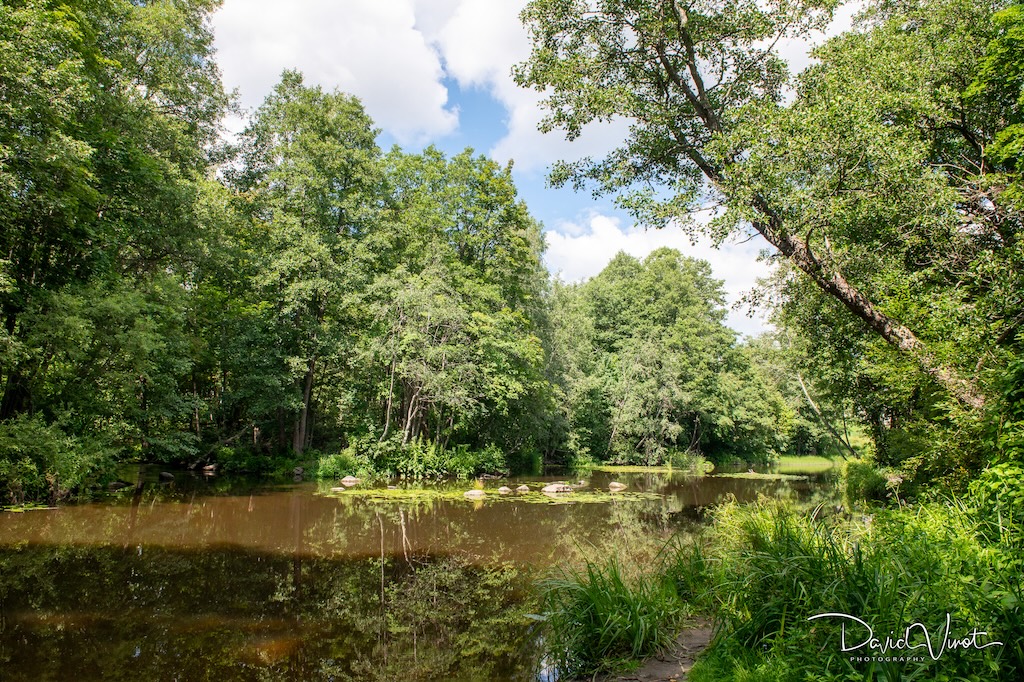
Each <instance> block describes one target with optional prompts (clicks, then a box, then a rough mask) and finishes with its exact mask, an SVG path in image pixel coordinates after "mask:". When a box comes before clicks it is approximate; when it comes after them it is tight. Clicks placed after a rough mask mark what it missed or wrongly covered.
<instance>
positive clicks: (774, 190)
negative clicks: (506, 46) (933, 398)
mask: <svg viewBox="0 0 1024 682" xmlns="http://www.w3.org/2000/svg"><path fill="white" fill-rule="evenodd" d="M833 6H834V3H832V2H828V1H825V2H817V1H815V0H811V1H808V2H797V3H789V2H786V3H782V2H778V3H777V2H769V3H754V2H735V1H733V0H726V1H723V2H698V3H689V2H681V1H679V0H616V1H613V2H602V3H599V5H598V6H596V7H594V6H592V4H591V3H586V2H583V1H582V0H535V1H534V2H531V3H530V4H529V5H528V6H527V8H526V10H525V11H524V12H523V20H524V22H525V23H526V25H527V26H528V28H529V30H530V31H531V35H532V37H533V52H532V54H531V57H530V59H529V61H527V62H526V63H524V64H522V65H520V66H519V67H518V68H517V70H516V77H517V80H518V82H519V83H520V84H522V85H524V86H531V87H534V88H537V89H539V90H546V91H547V92H548V95H547V99H546V106H547V108H548V110H549V112H550V113H549V116H548V117H547V118H546V119H545V121H544V122H543V124H542V127H543V128H544V129H545V130H552V129H555V128H562V129H564V130H565V131H566V133H567V135H568V136H569V137H575V136H576V135H578V134H580V132H581V131H582V128H583V126H585V125H586V124H588V123H590V122H592V121H601V120H609V119H612V118H617V117H623V118H626V119H628V120H630V121H631V122H632V127H631V129H630V133H629V136H628V138H627V139H626V140H625V141H624V143H623V144H622V146H621V147H619V148H618V149H617V150H615V151H613V152H611V153H610V154H609V155H608V156H607V157H606V158H604V159H601V160H593V159H584V160H582V161H580V162H577V163H573V164H561V165H559V166H557V167H556V169H555V171H554V173H553V179H554V180H555V181H556V182H558V183H564V182H568V181H572V182H574V183H575V184H577V185H578V186H582V185H584V184H587V183H592V184H593V185H594V186H595V187H596V191H598V192H621V193H622V197H621V201H622V203H623V204H624V205H625V206H627V207H629V208H630V209H632V210H633V211H634V212H635V213H636V214H637V216H638V217H639V218H640V219H641V220H643V221H645V222H646V223H648V224H653V225H657V226H664V225H666V224H669V223H676V222H680V223H681V222H685V220H686V218H685V216H686V215H687V213H688V212H689V211H690V210H691V209H692V208H694V207H695V206H696V205H699V204H703V203H705V202H707V201H708V199H709V198H710V199H714V200H717V201H720V202H722V203H723V204H724V205H725V207H726V208H727V210H726V211H725V212H724V214H723V215H722V216H721V217H720V218H718V219H717V220H715V221H713V222H712V223H711V225H710V226H709V227H708V228H707V231H708V232H710V234H712V235H713V236H714V237H716V238H719V239H721V238H723V237H724V236H725V235H726V234H728V233H730V232H733V231H736V230H740V231H743V230H745V229H747V228H748V227H752V228H753V229H754V230H756V231H757V232H758V233H760V234H761V235H762V236H763V237H764V238H765V239H766V240H767V241H768V242H769V243H770V244H771V245H772V246H773V247H774V248H775V249H777V251H778V253H779V254H780V255H781V256H782V257H784V258H785V259H787V261H788V262H790V263H792V264H793V266H794V267H795V268H796V269H797V271H799V272H800V273H801V276H802V277H806V278H808V279H809V281H811V282H812V283H813V284H814V286H816V287H817V288H818V289H819V290H820V291H822V292H823V293H824V294H825V295H827V296H828V297H830V298H832V299H834V300H836V301H838V302H839V303H840V304H841V305H842V306H843V307H844V308H845V309H846V310H847V311H849V313H852V314H853V315H854V316H855V317H856V318H858V319H859V320H860V322H861V324H863V325H865V327H866V328H867V329H869V330H870V331H871V333H873V334H875V335H877V336H879V337H880V338H882V339H884V341H885V342H886V343H888V344H889V345H891V346H892V347H893V348H894V349H896V350H897V352H899V353H900V354H903V355H905V356H907V357H909V358H911V359H912V361H913V362H914V363H916V364H917V365H918V366H920V367H921V368H922V369H923V370H924V372H925V373H927V374H928V375H929V376H930V377H931V378H932V380H934V381H935V382H937V383H938V384H939V385H941V386H942V387H944V389H945V390H946V391H948V392H949V393H950V394H951V395H953V396H954V397H955V398H956V399H957V400H959V401H961V402H962V403H964V404H965V405H968V406H970V407H971V408H979V407H981V406H982V405H983V403H984V397H983V392H982V390H981V388H980V387H979V386H978V384H977V382H976V380H975V378H974V377H973V376H972V375H973V365H969V364H968V363H963V364H961V362H960V360H961V358H958V357H955V358H954V357H950V356H949V354H948V353H946V352H945V350H944V349H942V348H938V349H937V348H935V347H934V346H933V344H932V343H931V339H929V338H927V337H924V338H922V336H921V334H920V333H919V332H918V331H915V330H913V326H912V325H910V324H909V323H912V322H914V321H916V320H915V319H914V317H913V316H912V315H909V314H908V313H907V311H906V310H904V309H903V308H900V307H898V306H893V305H891V300H892V299H891V297H890V296H888V295H887V294H888V292H886V291H884V290H882V291H880V290H879V288H878V287H877V286H875V285H874V282H872V281H869V280H868V278H867V277H865V273H872V272H875V271H877V270H875V269H872V268H877V264H871V265H869V264H868V263H865V262H864V261H855V260H853V259H850V258H846V257H845V256H846V255H847V254H846V249H847V247H848V246H851V245H854V244H859V245H860V248H861V249H862V251H863V252H864V253H865V254H870V255H873V256H875V257H876V258H883V257H884V256H885V255H886V250H885V249H882V250H881V251H880V250H879V248H878V246H879V243H884V244H891V243H892V240H893V239H909V238H910V237H911V235H913V234H916V235H933V234H938V233H943V234H950V233H955V232H960V233H966V232H973V231H974V230H973V227H972V226H973V225H974V223H973V222H972V220H971V219H968V220H966V221H965V220H962V219H960V220H958V219H957V218H958V217H960V218H962V217H963V214H962V213H960V212H959V207H960V206H966V205H969V204H972V203H973V205H981V206H987V205H988V204H987V203H986V201H985V200H984V199H985V198H983V199H981V200H979V199H975V200H974V201H973V202H972V201H971V198H972V195H971V190H972V188H975V189H976V188H977V183H976V182H975V181H974V179H973V178H972V177H970V176H971V174H972V173H973V171H970V170H968V171H967V172H966V173H961V172H960V171H959V170H958V169H959V168H960V166H961V164H959V163H953V160H954V159H958V160H959V159H960V158H961V157H959V156H957V155H958V154H961V153H962V154H963V155H964V156H963V158H964V159H965V163H966V167H967V168H968V169H971V168H975V167H980V166H979V165H978V164H979V162H980V156H979V154H980V145H981V144H983V143H984V141H986V140H988V139H991V136H992V135H993V134H994V132H995V131H994V130H992V129H991V128H990V127H989V126H988V123H989V117H986V114H985V112H984V111H978V110H974V109H969V108H965V107H964V106H963V96H962V95H963V93H964V90H965V89H966V87H967V86H968V85H969V84H970V83H971V81H972V80H973V77H974V74H975V73H976V71H977V68H978V59H979V57H980V54H981V51H982V50H983V49H984V45H985V44H987V42H988V36H989V35H990V33H991V25H990V24H989V23H988V22H987V21H986V19H987V17H988V15H989V14H990V13H991V10H992V9H993V7H994V6H995V5H989V4H984V3H983V4H982V5H979V4H977V3H966V2H962V1H960V0H948V1H946V0H943V1H941V2H939V1H936V2H929V3H920V4H918V3H912V2H911V3H882V4H880V5H879V6H878V8H877V10H875V11H873V13H872V14H871V15H870V16H871V17H872V18H871V21H872V22H874V24H873V25H875V26H876V28H874V29H871V30H864V31H860V32H854V33H851V34H849V35H847V36H844V37H841V38H839V39H837V40H835V41H833V42H832V43H831V46H830V47H826V48H825V49H823V50H822V51H820V52H819V53H818V57H819V58H821V59H822V60H823V61H824V62H826V65H824V66H822V67H820V68H814V69H811V70H809V71H808V72H807V73H806V74H804V76H803V77H802V80H801V89H800V91H799V95H798V98H797V100H796V102H794V103H792V104H790V103H787V102H786V101H785V100H784V98H783V87H784V86H785V85H786V84H787V82H788V80H787V75H786V68H785V64H784V62H783V61H782V60H781V58H780V57H779V56H778V54H777V53H776V52H775V49H774V47H775V45H776V44H777V43H778V41H779V40H781V39H783V38H785V37H790V36H793V35H801V34H804V33H805V32H806V31H808V30H810V29H812V28H815V27H820V26H821V25H822V23H823V22H824V21H826V20H827V19H828V18H829V17H830V14H831V9H832V7H833ZM908 64H909V68H908V67H907V65H908ZM844 88H845V89H844ZM922 121H923V122H924V123H923V125H918V124H919V123H921V122H922ZM987 200H988V201H991V198H990V197H988V198H987ZM908 220H909V221H910V223H911V224H910V225H907V221H908ZM939 225H941V228H942V229H941V230H937V229H936V228H937V227H938V226H939ZM980 228H981V229H982V231H984V232H986V233H989V231H990V230H992V231H996V232H998V228H999V225H997V224H996V223H993V222H990V221H986V220H982V221H981V223H980ZM690 229H691V230H699V229H704V228H701V227H700V226H699V225H697V224H694V223H691V224H690ZM880 230H881V231H883V232H885V233H887V234H886V235H885V236H884V237H883V236H882V234H880V233H879V231H880ZM844 233H845V234H846V235H848V237H849V238H848V240H846V241H842V242H841V243H837V242H839V241H840V235H841V234H844ZM876 235H877V236H878V237H879V239H878V241H873V237H875V236H876ZM961 241H962V240H961ZM900 251H901V252H902V253H901V255H903V254H906V255H907V256H910V255H911V254H910V253H909V250H906V249H902V248H901V249H900ZM978 358H979V354H975V355H974V358H973V360H974V361H975V362H976V361H977V360H978Z"/></svg>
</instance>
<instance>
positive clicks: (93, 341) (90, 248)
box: [0, 0, 227, 458]
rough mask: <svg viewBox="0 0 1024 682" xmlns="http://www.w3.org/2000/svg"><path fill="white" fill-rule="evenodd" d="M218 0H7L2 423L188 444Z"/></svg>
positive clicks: (212, 134) (1, 23) (0, 26)
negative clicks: (195, 284) (191, 327)
mask: <svg viewBox="0 0 1024 682" xmlns="http://www.w3.org/2000/svg"><path fill="white" fill-rule="evenodd" d="M216 7H217V3H216V2H213V1H210V0H185V1H181V2H171V1H168V0H164V1H155V2H145V3H142V2H129V1H127V0H71V1H66V2H49V1H35V0H28V1H24V2H22V1H16V2H11V3H4V5H3V7H0V51H2V53H3V55H4V56H3V58H2V59H0V91H2V92H3V95H2V97H0V160H2V164H0V253H2V254H3V263H2V266H0V268H2V272H3V275H2V280H3V286H0V316H2V318H3V328H4V331H3V334H2V339H3V341H2V342H3V344H4V346H5V350H7V351H9V352H5V353H4V354H3V355H2V357H0V391H2V398H0V420H3V421H4V425H0V428H4V429H6V428H7V427H8V426H10V428H11V429H12V431H11V433H16V432H20V433H24V432H25V431H24V429H21V430H20V431H19V427H18V426H17V423H15V422H18V423H22V424H24V423H27V422H25V420H24V417H25V415H29V414H32V415H34V417H33V419H35V420H36V421H35V422H33V423H39V420H41V422H42V423H45V424H47V425H48V426H47V428H48V429H49V432H51V433H54V429H58V430H60V429H63V430H65V431H66V432H67V434H68V437H69V438H71V439H74V438H78V437H81V438H85V439H96V440H98V441H101V442H105V443H108V444H115V445H118V446H120V447H123V448H125V449H126V451H128V452H134V453H137V452H140V451H150V450H153V451H154V452H157V453H164V454H168V453H171V452H174V451H179V450H180V449H181V448H183V447H184V448H186V449H187V448H188V447H190V446H189V444H188V443H187V439H186V440H182V439H181V438H179V437H178V434H177V431H178V427H179V425H180V423H181V420H182V418H183V417H184V415H187V413H188V409H187V406H186V405H184V404H183V402H182V401H181V399H180V395H179V393H178V377H179V375H180V373H181V372H182V371H183V369H184V368H185V367H186V366H187V365H188V363H189V348H188V345H189V344H188V342H187V339H186V338H185V337H184V334H183V326H182V321H183V320H182V310H183V307H184V301H185V299H186V294H185V291H184V287H183V285H184V284H185V283H186V280H187V278H188V274H187V273H188V272H189V271H190V269H191V267H192V265H191V263H192V261H193V260H194V258H195V257H196V255H197V254H198V250H197V249H196V246H197V242H201V241H202V234H203V226H202V225H201V224H200V222H199V218H198V213H197V200H198V197H199V194H200V188H201V187H202V185H203V184H204V183H205V182H206V179H205V174H206V172H207V170H208V165H209V164H208V162H209V153H210V152H211V151H212V149H213V147H214V145H215V143H216V133H217V128H218V126H219V121H220V119H221V116H222V113H223V111H224V108H225V106H226V105H227V98H226V97H225V95H224V93H223V92H222V88H221V83H220V78H219V73H218V70H217V67H216V64H215V62H214V61H213V59H212V43H213V37H212V34H211V32H210V30H209V26H208V25H207V23H206V18H207V16H208V15H209V13H210V12H211V11H212V10H213V9H215V8H216ZM69 451H72V452H73V451H75V448H74V447H72V448H70V449H69ZM92 451H96V449H95V448H91V447H82V448H80V449H79V452H80V453H81V456H82V457H83V458H88V457H90V456H91V455H90V454H89V452H92Z"/></svg>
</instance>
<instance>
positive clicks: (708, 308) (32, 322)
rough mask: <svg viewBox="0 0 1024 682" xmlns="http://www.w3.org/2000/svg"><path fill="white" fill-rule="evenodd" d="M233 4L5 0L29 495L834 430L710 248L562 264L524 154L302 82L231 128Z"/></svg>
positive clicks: (821, 438)
mask: <svg viewBox="0 0 1024 682" xmlns="http://www.w3.org/2000/svg"><path fill="white" fill-rule="evenodd" d="M215 7H216V3H212V2H187V3H181V2H174V3H171V2H155V3H130V2H117V1H96V2H93V1H87V2H75V3H45V2H44V3H38V2H25V3H6V4H5V6H4V7H3V8H2V10H0V11H2V12H3V21H2V25H3V26H4V27H5V28H4V35H3V41H4V42H3V45H4V54H5V55H7V56H6V57H5V58H4V60H3V63H4V67H3V71H2V73H0V78H2V88H3V92H4V93H5V94H4V106H3V109H2V113H0V115H2V116H3V119H4V120H3V124H2V126H0V128H2V133H0V134H2V135H3V139H2V141H0V143H2V150H3V170H2V183H3V188H4V190H3V194H2V197H3V209H2V225H3V227H2V231H0V240H2V245H0V253H2V254H3V260H2V261H0V266H2V270H0V275H2V280H0V284H2V289H0V308H2V317H3V320H4V325H3V332H2V336H0V344H2V346H3V353H2V357H0V387H2V402H0V491H2V496H3V497H4V498H5V501H7V502H24V501H25V500H31V499H38V500H47V499H49V500H59V499H64V498H66V497H68V496H70V495H73V494H76V493H79V492H84V491H86V490H88V489H89V488H90V486H95V485H97V484H100V483H103V482H104V481H105V480H106V479H108V478H110V476H111V475H112V474H111V472H112V470H113V467H114V465H115V464H116V463H119V462H132V461H145V462H160V463H165V464H168V465H182V466H187V467H191V468H196V467H198V466H208V465H211V464H216V465H219V466H222V467H223V468H224V469H225V470H235V471H252V472H267V471H272V470H275V469H290V468H291V466H290V465H291V464H294V463H298V462H305V461H310V462H314V463H320V464H322V468H323V470H324V472H325V473H331V474H334V473H339V474H340V473H342V472H345V473H355V472H356V471H359V470H362V471H363V472H364V473H377V474H391V475H396V474H405V475H409V476H441V475H461V476H468V475H475V474H482V473H492V474H493V473H500V472H508V471H510V470H515V471H529V470H533V469H535V468H537V467H539V466H541V465H542V464H574V463H575V464H578V463H584V462H588V461H613V462H620V463H645V464H661V463H665V462H669V461H671V460H672V458H673V457H676V459H677V460H679V461H683V460H685V458H686V457H687V456H690V455H701V456H703V457H707V458H709V459H711V460H713V461H725V460H731V459H737V460H741V461H749V462H755V461H767V460H769V459H770V458H772V457H773V456H775V455H776V454H777V453H783V452H789V451H791V450H793V449H794V448H797V449H802V450H806V451H813V452H825V451H829V450H830V449H832V448H834V447H835V442H834V439H833V438H831V437H830V436H829V434H828V432H827V431H826V430H825V429H824V427H823V426H822V423H823V422H822V420H821V419H819V418H817V417H816V416H815V413H814V412H812V411H811V408H810V407H809V405H810V403H807V402H806V401H805V399H804V397H803V395H802V393H800V392H798V391H794V384H793V381H792V379H791V377H790V376H789V374H788V373H787V372H786V371H784V370H782V369H781V368H780V367H779V366H777V359H778V358H776V359H774V360H773V359H772V358H773V357H774V356H776V355H779V354H780V353H781V351H780V350H779V349H778V348H775V347H773V343H772V342H769V341H759V342H757V343H750V344H743V343H740V342H738V341H737V339H736V335H735V333H734V332H732V331H731V330H729V329H728V328H727V327H725V326H724V324H723V318H724V307H723V306H724V299H723V294H722V291H721V283H720V282H718V281H716V280H715V279H714V278H713V276H712V273H711V272H710V269H709V267H708V266H707V264H706V263H701V262H697V261H694V260H692V259H689V258H686V257H684V256H682V255H681V254H679V253H678V252H672V251H667V250H663V251H659V252H656V253H653V254H651V255H650V256H649V257H648V258H646V259H644V260H643V261H638V260H636V259H634V258H631V257H629V256H627V255H625V254H621V255H620V256H619V257H618V258H616V259H615V260H614V261H613V262H612V263H611V264H610V265H609V266H608V268H607V269H606V270H605V271H604V272H603V273H601V275H600V276H598V277H596V278H594V279H593V280H591V281H588V282H585V283H582V284H566V283H562V282H559V281H556V280H553V279H552V278H551V277H550V276H549V274H548V273H547V271H546V269H545V267H544V265H543V263H542V260H541V259H542V254H543V250H544V237H543V230H542V226H541V225H540V224H538V223H537V222H536V221H535V220H534V219H533V218H532V217H531V216H530V214H529V211H528V209H527V207H526V206H525V205H524V203H523V202H522V201H521V200H519V199H518V198H517V193H516V188H515V186H514V184H513V181H512V177H511V168H502V167H499V166H498V165H497V164H495V163H494V162H492V161H490V160H488V159H486V158H484V157H482V156H478V155H474V153H473V152H472V150H469V149H467V150H466V151H465V152H464V153H461V154H458V155H456V156H453V157H452V158H446V157H445V155H444V154H442V153H441V152H439V151H438V150H436V149H434V148H432V147H428V148H427V149H425V150H424V151H422V152H421V153H407V152H404V151H402V150H401V149H399V148H394V149H391V150H382V149H380V148H379V147H378V145H377V143H376V137H377V132H378V131H377V130H375V128H374V124H373V121H372V120H370V118H369V117H368V116H367V114H366V113H365V111H364V109H363V107H362V105H361V103H360V102H359V101H358V100H357V99H356V98H354V97H352V96H349V95H346V94H344V93H340V92H326V91H324V90H323V89H322V88H320V87H318V86H308V85H306V84H305V83H304V81H303V77H302V75H301V74H300V73H297V72H294V71H286V72H285V73H283V74H282V76H281V79H280V82H279V83H278V85H277V86H276V87H275V89H274V91H273V92H272V93H271V94H270V95H269V96H268V97H267V99H266V101H265V102H264V103H263V104H262V106H260V107H259V109H258V110H257V111H256V112H255V113H254V114H253V116H252V117H251V120H250V123H249V125H248V127H247V128H246V129H245V130H244V132H243V133H242V134H241V135H240V136H239V137H238V139H237V140H236V141H232V142H231V143H230V144H229V143H227V142H225V141H224V139H225V136H224V135H222V134H221V133H222V131H221V120H222V117H223V116H224V115H225V113H226V112H228V111H230V110H231V108H232V107H233V101H232V98H231V97H230V96H229V94H227V93H225V92H224V90H223V87H222V85H221V82H220V79H219V73H218V69H217V64H216V61H215V55H214V53H213V48H212V36H211V34H210V31H209V27H208V25H207V23H205V22H206V17H207V16H208V13H209V12H210V11H211V10H213V9H214V8H215ZM821 400H824V398H822V399H821ZM833 402H835V401H833ZM833 402H829V403H828V405H829V407H828V408H826V409H831V410H832V411H833V412H835V410H837V409H838V410H845V409H846V408H845V407H840V408H837V407H833V406H832V405H833ZM823 404H824V403H823ZM836 404H838V403H836ZM847 411H848V410H847ZM837 415H838V412H836V413H835V414H830V415H829V416H828V418H827V420H829V421H827V423H829V424H830V423H831V421H830V420H834V419H835V418H836V416H837Z"/></svg>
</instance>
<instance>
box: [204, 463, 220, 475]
mask: <svg viewBox="0 0 1024 682" xmlns="http://www.w3.org/2000/svg"><path fill="white" fill-rule="evenodd" d="M203 471H205V472H206V473H208V474H212V473H215V472H216V471H217V465H216V464H207V465H206V466H204V467H203Z"/></svg>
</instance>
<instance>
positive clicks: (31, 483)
mask: <svg viewBox="0 0 1024 682" xmlns="http://www.w3.org/2000/svg"><path fill="white" fill-rule="evenodd" d="M111 454H112V453H111V451H110V449H109V448H106V447H104V446H103V445H102V444H101V443H99V442H95V441H89V440H86V439H83V438H75V437H72V436H68V435H67V434H66V433H65V432H64V431H62V430H61V428H60V427H59V426H58V425H56V424H52V425H47V424H45V423H44V422H43V420H42V419H40V418H38V417H21V418H19V419H15V420H11V421H8V422H4V423H2V424H0V495H2V496H3V497H4V498H7V500H9V501H10V503H11V504H23V503H24V502H25V501H26V500H34V499H35V500H38V499H48V500H50V501H51V502H55V501H57V500H61V499H63V498H65V497H67V496H68V494H69V493H70V492H71V491H73V490H75V489H77V488H79V487H81V486H83V485H87V484H89V483H95V482H97V481H98V480H99V479H100V478H101V477H102V476H103V475H104V473H105V472H106V471H107V470H108V469H109V467H110V466H111V459H112V457H111Z"/></svg>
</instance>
